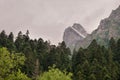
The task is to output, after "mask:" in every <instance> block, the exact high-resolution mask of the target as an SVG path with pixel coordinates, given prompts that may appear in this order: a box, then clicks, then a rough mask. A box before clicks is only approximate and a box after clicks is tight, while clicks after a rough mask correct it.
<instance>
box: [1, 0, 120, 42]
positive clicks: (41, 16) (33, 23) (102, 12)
mask: <svg viewBox="0 0 120 80" xmlns="http://www.w3.org/2000/svg"><path fill="white" fill-rule="evenodd" d="M119 5H120V0H0V31H1V30H3V29H4V30H5V31H6V32H7V33H9V32H14V34H16V35H17V33H18V32H19V31H20V30H21V31H23V33H25V32H26V30H27V29H28V30H29V31H30V36H31V38H40V37H41V38H43V39H44V40H50V41H51V43H52V44H57V43H58V42H61V41H62V36H63V32H64V29H65V28H67V27H68V26H72V25H73V23H80V24H81V25H82V26H83V27H84V28H85V29H86V31H87V32H89V33H90V32H91V31H93V30H94V29H96V28H97V27H98V24H99V22H100V20H101V19H104V18H105V17H108V16H109V15H110V13H111V11H112V10H113V9H116V8H117V7H118V6H119Z"/></svg>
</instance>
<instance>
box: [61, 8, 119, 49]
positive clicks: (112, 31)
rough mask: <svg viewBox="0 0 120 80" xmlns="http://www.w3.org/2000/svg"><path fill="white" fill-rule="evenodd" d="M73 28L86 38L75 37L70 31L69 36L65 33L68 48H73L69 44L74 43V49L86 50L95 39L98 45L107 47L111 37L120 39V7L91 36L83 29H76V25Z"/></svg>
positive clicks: (102, 21)
mask: <svg viewBox="0 0 120 80" xmlns="http://www.w3.org/2000/svg"><path fill="white" fill-rule="evenodd" d="M73 28H74V29H76V30H78V31H79V32H80V33H81V34H82V35H84V36H80V35H78V36H76V34H74V35H73V31H70V30H69V34H68V32H66V31H65V34H66V36H64V38H63V40H64V41H65V43H66V45H67V46H68V47H71V45H68V44H70V43H72V42H74V46H73V48H75V49H76V50H78V49H79V48H80V47H83V48H86V47H88V45H89V44H90V43H91V41H92V40H93V39H96V40H97V42H98V44H100V45H104V46H107V45H108V40H110V38H111V37H113V38H114V39H116V40H117V39H119V38H120V6H119V7H118V8H117V9H116V10H113V11H112V13H111V14H110V16H109V17H108V18H106V19H103V20H101V22H100V25H99V26H98V28H97V29H96V30H94V31H93V32H92V33H91V34H87V32H86V31H85V30H84V28H83V27H82V28H81V27H76V25H74V26H73ZM71 34H72V35H71ZM68 36H69V37H68ZM73 36H74V37H73ZM68 42H69V43H68Z"/></svg>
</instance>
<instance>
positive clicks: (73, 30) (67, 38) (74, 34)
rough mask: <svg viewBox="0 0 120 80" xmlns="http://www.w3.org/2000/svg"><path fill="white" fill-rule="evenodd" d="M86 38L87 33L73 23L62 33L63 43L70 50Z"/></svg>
mask: <svg viewBox="0 0 120 80" xmlns="http://www.w3.org/2000/svg"><path fill="white" fill-rule="evenodd" d="M86 36H87V32H86V31H85V29H84V28H83V27H82V26H81V25H80V24H77V23H75V24H74V25H73V26H72V27H68V28H66V29H65V31H64V36H63V41H64V42H65V43H66V45H67V47H69V48H70V49H71V50H73V49H74V47H75V44H76V42H77V41H79V40H80V41H81V40H83V39H84V38H85V37H86Z"/></svg>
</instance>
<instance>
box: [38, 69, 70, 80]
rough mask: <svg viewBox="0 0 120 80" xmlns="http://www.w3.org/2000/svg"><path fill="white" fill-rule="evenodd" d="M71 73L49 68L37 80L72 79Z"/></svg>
mask: <svg viewBox="0 0 120 80" xmlns="http://www.w3.org/2000/svg"><path fill="white" fill-rule="evenodd" d="M71 77H72V73H67V72H65V71H64V72H62V71H60V70H59V69H58V68H54V67H53V68H50V70H49V71H48V72H44V73H43V74H42V75H41V76H40V77H38V79H37V80H72V79H71Z"/></svg>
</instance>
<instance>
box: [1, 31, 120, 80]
mask: <svg viewBox="0 0 120 80" xmlns="http://www.w3.org/2000/svg"><path fill="white" fill-rule="evenodd" d="M3 47H5V49H4V48H3ZM6 48H7V49H6ZM0 49H1V51H0V55H2V56H3V54H6V52H7V53H9V55H8V54H6V55H7V56H10V57H9V58H6V55H5V56H3V58H1V59H0V62H1V63H0V64H1V65H2V62H4V63H3V65H2V66H0V70H6V69H4V67H3V66H6V67H7V66H12V65H14V66H13V67H10V68H8V69H9V70H8V72H6V73H7V74H8V75H3V74H2V73H1V72H0V78H1V79H2V78H3V79H5V78H6V80H7V79H8V78H10V77H9V76H11V75H12V76H13V77H14V76H17V74H18V76H17V77H18V79H17V77H16V79H17V80H19V78H21V77H20V76H22V78H21V79H20V80H24V79H25V80H27V79H28V80H29V79H31V80H37V79H38V80H54V79H55V78H56V77H58V78H56V79H55V80H119V79H120V70H119V69H120V39H118V40H117V41H116V40H114V38H111V40H110V41H109V45H108V47H107V48H106V47H104V46H101V45H98V44H97V42H96V40H93V41H92V42H91V44H90V45H89V46H88V47H87V48H86V49H83V48H80V49H79V50H78V51H75V50H74V52H73V54H71V52H70V49H69V48H67V47H66V45H65V43H64V42H61V43H59V44H58V45H57V46H56V45H51V44H50V42H49V41H44V40H43V39H42V38H39V39H30V37H29V31H28V30H27V31H26V33H25V34H23V33H22V32H21V31H20V32H19V33H18V35H17V37H16V38H15V37H14V35H13V33H12V32H11V33H10V34H9V35H7V34H6V33H5V31H4V30H3V31H2V32H1V33H0ZM18 53H19V54H18ZM12 55H14V57H13V58H11V56H12ZM15 55H17V56H15ZM2 56H0V57H2ZM17 58H18V59H17ZM7 59H9V60H7ZM4 60H6V61H4ZM10 60H12V62H9V63H7V62H8V61H10ZM5 63H6V65H4V64H5ZM15 65H17V66H18V67H15ZM53 65H55V68H49V67H52V66H53ZM13 73H14V74H13ZM57 73H58V75H57ZM9 74H10V75H9ZM69 74H70V75H69ZM60 75H62V77H60ZM23 78H24V79H23ZM62 78H63V79H62ZM8 80H14V79H8Z"/></svg>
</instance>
